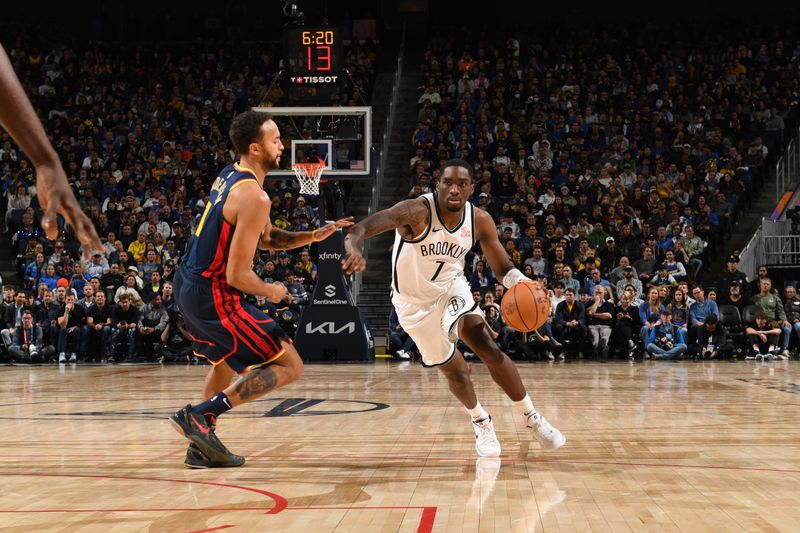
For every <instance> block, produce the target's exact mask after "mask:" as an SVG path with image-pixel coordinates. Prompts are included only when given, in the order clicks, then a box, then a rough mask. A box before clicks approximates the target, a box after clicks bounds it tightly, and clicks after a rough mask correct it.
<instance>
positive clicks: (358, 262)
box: [342, 250, 367, 275]
mask: <svg viewBox="0 0 800 533" xmlns="http://www.w3.org/2000/svg"><path fill="white" fill-rule="evenodd" d="M365 268H367V260H366V259H364V256H363V255H361V252H358V251H356V250H350V251H349V252H345V256H344V259H342V270H344V273H345V274H347V275H350V274H352V273H354V272H364V269H365Z"/></svg>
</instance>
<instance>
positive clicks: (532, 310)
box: [500, 281, 550, 332]
mask: <svg viewBox="0 0 800 533" xmlns="http://www.w3.org/2000/svg"><path fill="white" fill-rule="evenodd" d="M500 310H501V312H502V314H503V320H505V321H506V324H508V325H509V326H510V327H512V328H514V329H515V330H517V331H523V332H528V331H534V330H536V329H539V328H540V327H542V324H544V323H545V321H546V320H547V317H548V316H549V315H550V298H549V297H548V296H547V291H546V290H545V289H544V288H543V287H542V285H541V284H540V283H539V282H538V281H523V282H521V283H517V284H516V285H514V286H513V287H511V288H510V289H509V290H507V291H506V293H505V294H504V295H503V301H502V303H501V305H500Z"/></svg>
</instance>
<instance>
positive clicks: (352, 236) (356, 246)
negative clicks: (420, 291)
mask: <svg viewBox="0 0 800 533" xmlns="http://www.w3.org/2000/svg"><path fill="white" fill-rule="evenodd" d="M424 202H425V201H424V200H420V199H419V198H415V199H413V200H404V201H402V202H399V203H397V204H395V205H394V206H392V207H390V208H389V209H384V210H383V211H378V212H377V213H375V214H374V215H372V216H369V217H367V218H365V219H364V220H362V221H361V222H359V223H358V224H356V225H354V226H353V227H352V228H350V231H348V232H347V235H346V236H345V238H344V259H342V270H344V272H345V274H352V273H353V272H362V271H363V270H364V268H365V267H366V265H367V262H366V260H365V259H364V256H363V255H362V254H363V253H364V241H366V240H367V239H369V238H370V237H374V236H375V235H380V234H381V233H383V232H385V231H389V230H393V229H398V228H402V227H404V226H406V227H408V228H409V231H410V232H411V233H413V229H414V228H415V227H416V226H418V225H420V224H423V223H426V222H427V218H428V214H429V209H428V207H427V205H426V204H425V203H424Z"/></svg>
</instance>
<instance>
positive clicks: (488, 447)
mask: <svg viewBox="0 0 800 533" xmlns="http://www.w3.org/2000/svg"><path fill="white" fill-rule="evenodd" d="M472 430H473V431H475V449H476V450H477V451H478V455H480V456H481V457H497V456H498V455H500V441H498V440H497V435H495V433H494V424H492V417H491V416H490V417H489V418H487V419H486V420H481V421H480V422H476V421H474V420H473V421H472Z"/></svg>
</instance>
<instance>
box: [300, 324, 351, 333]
mask: <svg viewBox="0 0 800 533" xmlns="http://www.w3.org/2000/svg"><path fill="white" fill-rule="evenodd" d="M343 332H344V333H348V334H352V333H355V332H356V323H355V322H348V323H347V324H344V325H342V326H338V327H337V326H336V324H335V323H334V322H322V323H320V324H317V325H316V326H315V325H314V323H313V322H309V323H308V324H306V333H308V334H309V335H311V334H317V335H336V334H337V333H343Z"/></svg>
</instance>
